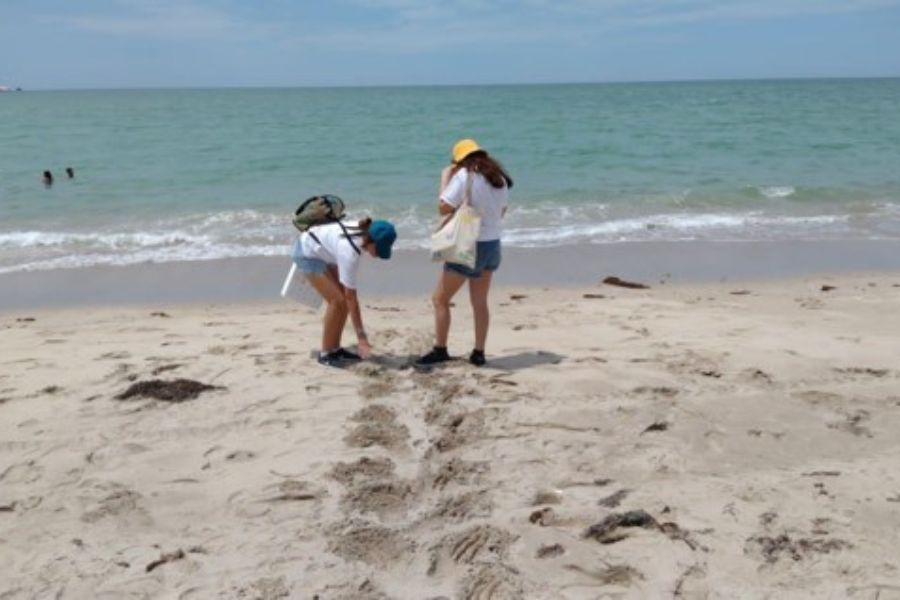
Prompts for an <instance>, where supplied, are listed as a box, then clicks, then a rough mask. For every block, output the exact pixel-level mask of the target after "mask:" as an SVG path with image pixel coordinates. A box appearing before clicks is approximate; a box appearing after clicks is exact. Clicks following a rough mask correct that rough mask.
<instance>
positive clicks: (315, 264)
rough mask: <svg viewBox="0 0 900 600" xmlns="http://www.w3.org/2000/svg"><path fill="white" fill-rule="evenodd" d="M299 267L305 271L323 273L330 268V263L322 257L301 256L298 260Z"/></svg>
mask: <svg viewBox="0 0 900 600" xmlns="http://www.w3.org/2000/svg"><path fill="white" fill-rule="evenodd" d="M297 267H298V268H299V269H300V271H302V272H303V273H307V274H310V275H321V274H322V273H324V272H325V271H327V270H328V263H326V262H325V261H324V260H322V259H321V258H307V257H306V256H301V257H300V260H299V261H297Z"/></svg>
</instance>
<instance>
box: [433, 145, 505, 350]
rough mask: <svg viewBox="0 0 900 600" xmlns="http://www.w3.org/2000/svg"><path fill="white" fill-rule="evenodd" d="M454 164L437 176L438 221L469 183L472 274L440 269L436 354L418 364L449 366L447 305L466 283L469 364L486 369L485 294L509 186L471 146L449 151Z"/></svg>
mask: <svg viewBox="0 0 900 600" xmlns="http://www.w3.org/2000/svg"><path fill="white" fill-rule="evenodd" d="M452 159H453V161H452V163H451V164H450V165H449V166H448V167H446V168H445V169H444V170H443V172H442V173H441V186H440V197H439V200H438V212H439V213H440V214H441V215H442V216H446V215H451V214H453V212H454V211H455V210H456V209H457V208H459V206H460V205H462V203H463V200H464V198H465V194H466V188H467V186H468V181H469V178H471V179H472V181H471V192H470V199H469V202H470V204H471V205H472V207H473V208H474V209H475V210H476V211H478V213H479V214H480V215H481V230H480V232H479V235H478V244H477V251H476V258H475V268H473V269H470V268H468V267H466V266H463V265H458V264H454V263H444V269H443V271H442V273H441V277H440V279H439V280H438V284H437V287H436V288H435V289H434V293H433V294H432V297H431V301H432V303H433V304H434V329H435V334H434V337H435V343H434V348H433V349H432V350H431V352H429V353H428V354H426V355H425V356H422V357H420V358H419V359H418V360H417V361H416V363H417V364H419V365H432V364H436V363H440V362H444V361H447V360H450V354H449V353H448V352H447V337H448V335H449V333H450V301H451V300H452V299H453V296H454V295H455V294H456V292H458V291H459V289H460V288H461V287H462V286H463V284H464V283H466V281H468V282H469V300H470V301H471V303H472V312H473V315H474V318H475V348H474V349H473V350H472V353H471V354H470V355H469V362H471V363H472V364H473V365H475V366H479V367H480V366H481V365H483V364H484V363H485V358H484V346H485V342H486V341H487V333H488V326H489V324H490V311H489V310H488V292H489V291H490V289H491V277H492V276H493V274H494V271H496V270H497V268H498V267H499V266H500V259H501V255H500V234H501V232H502V221H503V216H504V215H505V214H506V208H507V196H508V195H509V188H511V187H512V186H513V180H512V178H511V177H510V176H509V175H508V174H507V173H506V171H505V170H504V169H503V167H502V166H501V165H500V163H498V162H497V161H496V160H494V159H493V158H492V157H491V156H490V155H489V154H488V153H487V152H486V151H485V150H484V149H482V148H481V147H480V146H479V145H478V143H477V142H476V141H475V140H471V139H465V140H460V141H458V142H457V143H456V144H455V145H454V146H453V151H452Z"/></svg>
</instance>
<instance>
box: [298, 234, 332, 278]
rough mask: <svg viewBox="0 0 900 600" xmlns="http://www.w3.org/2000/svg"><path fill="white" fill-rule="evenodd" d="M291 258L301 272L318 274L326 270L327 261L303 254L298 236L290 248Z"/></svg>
mask: <svg viewBox="0 0 900 600" xmlns="http://www.w3.org/2000/svg"><path fill="white" fill-rule="evenodd" d="M291 258H292V259H293V261H294V264H296V265H297V268H298V269H300V272H301V273H310V274H313V275H319V274H321V273H324V272H325V271H327V270H328V263H326V262H325V261H324V260H322V259H321V258H316V257H315V256H313V257H309V256H304V255H303V250H302V248H301V246H300V238H299V237H298V238H297V241H296V242H294V247H293V248H292V249H291Z"/></svg>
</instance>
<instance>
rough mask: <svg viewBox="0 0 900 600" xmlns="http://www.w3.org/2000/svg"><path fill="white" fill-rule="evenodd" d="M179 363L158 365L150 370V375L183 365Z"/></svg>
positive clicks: (172, 369)
mask: <svg viewBox="0 0 900 600" xmlns="http://www.w3.org/2000/svg"><path fill="white" fill-rule="evenodd" d="M183 366H184V365H182V364H181V363H172V364H170V365H160V366H158V367H156V368H155V369H153V371H151V374H152V375H159V374H160V373H165V372H166V371H174V370H175V369H180V368H181V367H183Z"/></svg>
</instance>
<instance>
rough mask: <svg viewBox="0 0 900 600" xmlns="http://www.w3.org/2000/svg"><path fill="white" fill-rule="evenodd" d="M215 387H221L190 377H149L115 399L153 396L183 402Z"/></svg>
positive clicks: (157, 398)
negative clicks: (169, 378)
mask: <svg viewBox="0 0 900 600" xmlns="http://www.w3.org/2000/svg"><path fill="white" fill-rule="evenodd" d="M216 389H222V388H221V387H220V386H215V385H208V384H205V383H201V382H199V381H194V380H192V379H174V380H172V381H164V380H162V379H150V380H147V381H138V382H137V383H134V384H132V385H131V386H129V387H128V389H127V390H125V391H124V392H122V393H121V394H119V395H118V396H116V400H128V399H130V398H153V399H155V400H162V401H164V402H184V401H185V400H193V399H194V398H196V397H197V396H199V395H200V394H202V393H203V392H206V391H209V390H216Z"/></svg>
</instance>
